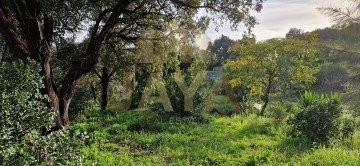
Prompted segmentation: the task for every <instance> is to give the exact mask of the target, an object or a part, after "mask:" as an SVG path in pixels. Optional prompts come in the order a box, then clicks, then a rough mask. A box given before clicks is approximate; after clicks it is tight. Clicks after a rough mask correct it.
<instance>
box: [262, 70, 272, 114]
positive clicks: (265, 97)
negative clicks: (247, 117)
mask: <svg viewBox="0 0 360 166" xmlns="http://www.w3.org/2000/svg"><path fill="white" fill-rule="evenodd" d="M271 84H272V76H269V79H268V85H267V87H266V91H265V94H264V105H263V106H262V108H261V112H260V115H261V116H264V112H265V109H266V106H267V105H268V103H269V95H270V92H271Z"/></svg>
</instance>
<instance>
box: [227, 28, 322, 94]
mask: <svg viewBox="0 0 360 166" xmlns="http://www.w3.org/2000/svg"><path fill="white" fill-rule="evenodd" d="M315 42H316V36H314V35H312V34H310V35H308V36H307V37H306V39H305V40H301V39H296V38H289V39H272V40H268V41H265V42H259V43H255V40H253V39H245V40H242V41H239V42H237V43H236V44H235V45H234V46H233V47H232V48H230V50H229V53H231V54H232V55H233V57H236V58H237V59H236V60H231V61H228V62H227V63H226V64H225V69H227V71H228V73H229V75H230V77H231V78H232V79H231V80H230V84H231V85H232V86H239V85H246V86H247V87H248V88H250V93H251V94H252V95H256V96H262V95H264V92H265V88H268V87H272V91H273V90H274V88H278V89H283V88H282V85H283V84H284V85H285V84H286V83H290V84H291V83H304V84H310V83H313V82H315V81H316V80H315V77H314V76H313V75H314V74H315V72H316V71H317V68H316V67H315V66H314V65H313V63H312V62H314V61H316V60H317V58H316V52H317V49H316V48H315V47H314V46H313V45H314V43H315ZM269 84H270V85H269ZM274 84H276V86H273V85H274Z"/></svg>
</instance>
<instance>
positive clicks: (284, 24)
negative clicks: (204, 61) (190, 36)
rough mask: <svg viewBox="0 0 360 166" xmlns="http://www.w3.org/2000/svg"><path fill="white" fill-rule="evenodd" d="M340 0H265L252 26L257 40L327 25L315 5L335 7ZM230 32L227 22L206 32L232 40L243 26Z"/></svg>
mask: <svg viewBox="0 0 360 166" xmlns="http://www.w3.org/2000/svg"><path fill="white" fill-rule="evenodd" d="M341 2H343V0H268V1H265V3H264V8H263V10H262V12H261V13H255V14H254V15H255V16H256V17H257V19H258V22H259V23H260V24H258V25H256V26H255V28H254V29H253V32H254V34H255V35H256V37H257V39H258V40H265V39H269V38H274V37H284V36H285V34H286V33H287V32H288V31H289V29H290V28H293V27H296V28H301V29H303V30H305V31H312V30H315V29H318V28H325V27H328V26H331V25H332V23H331V19H330V18H329V17H327V16H325V15H323V14H321V13H320V11H319V10H317V8H318V7H326V6H338V5H339V4H341ZM239 29H240V30H239V31H235V32H234V31H231V30H230V28H229V23H225V24H224V26H223V27H222V28H220V29H219V31H218V32H216V31H215V30H214V26H210V27H209V29H208V30H207V31H206V34H207V35H208V36H209V37H210V38H211V39H212V40H215V39H217V38H219V37H220V36H221V34H224V35H226V36H229V37H230V38H232V39H240V38H241V37H242V32H243V31H244V30H245V28H244V27H243V26H242V27H240V28H239Z"/></svg>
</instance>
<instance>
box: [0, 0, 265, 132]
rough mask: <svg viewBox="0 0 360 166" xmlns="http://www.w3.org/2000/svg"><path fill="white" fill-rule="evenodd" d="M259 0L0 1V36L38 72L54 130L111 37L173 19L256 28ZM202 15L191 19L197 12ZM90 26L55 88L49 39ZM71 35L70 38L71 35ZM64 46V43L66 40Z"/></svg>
mask: <svg viewBox="0 0 360 166" xmlns="http://www.w3.org/2000/svg"><path fill="white" fill-rule="evenodd" d="M262 3H263V0H256V1H248V0H230V1H219V0H193V1H183V0H170V1H165V0H159V1H151V0H118V1H115V0H107V1H92V0H90V1H85V0H80V1H71V0H64V1H56V0H16V1H15V0H2V1H0V33H1V35H2V36H3V37H4V38H5V41H6V43H7V44H8V46H9V48H10V51H11V53H12V54H13V55H14V56H16V57H17V58H19V59H26V58H27V57H30V58H31V59H34V60H36V61H37V62H38V63H39V65H40V66H41V68H42V72H41V75H42V76H44V84H45V93H46V94H47V95H48V96H49V97H50V100H51V102H50V105H51V106H52V107H53V109H54V110H55V111H57V112H58V118H57V121H56V128H54V129H58V128H61V127H62V126H64V125H66V124H67V123H68V121H69V118H68V111H69V105H70V102H71V100H72V98H73V96H74V92H75V88H76V83H77V82H78V80H79V79H80V78H81V77H82V76H83V75H84V74H86V73H88V72H90V71H91V70H92V69H93V68H94V66H95V64H96V63H97V62H98V59H99V56H100V50H101V48H102V46H103V43H104V42H105V41H107V40H109V39H111V38H120V39H122V40H129V39H133V38H136V37H137V36H138V35H139V34H141V33H142V32H143V31H144V30H145V29H146V28H147V27H148V26H150V25H152V26H157V27H159V28H161V26H162V25H163V24H164V23H166V22H169V21H170V20H173V19H177V20H179V21H180V22H181V24H182V25H183V26H185V27H191V26H199V27H203V28H206V26H207V25H208V23H209V21H210V20H215V23H218V24H220V23H221V22H222V20H228V21H229V22H230V23H231V25H232V27H233V28H237V26H238V24H239V23H241V22H244V23H245V25H246V26H247V27H249V28H251V27H253V26H254V25H255V23H256V21H255V18H254V17H253V16H251V15H250V11H251V10H255V11H258V12H259V11H260V10H261V9H262ZM202 8H203V9H205V12H206V14H205V15H204V16H203V17H201V18H200V19H198V20H197V21H194V20H192V18H193V16H194V15H195V14H196V13H197V11H198V9H202ZM83 22H87V25H90V27H91V28H90V30H89V41H88V43H87V45H86V47H85V49H84V50H82V51H81V53H80V54H79V55H78V56H76V57H74V58H73V59H72V62H71V65H70V68H69V69H68V71H67V72H66V74H65V75H64V77H63V78H62V80H61V85H60V86H56V85H55V83H54V79H53V75H52V65H51V59H52V54H53V53H52V45H53V43H54V40H53V39H60V41H62V40H61V39H63V38H66V36H68V35H69V34H72V35H74V36H76V35H79V33H76V32H78V31H79V30H81V26H80V25H81V23H83ZM70 36H71V35H70ZM65 42H66V40H65Z"/></svg>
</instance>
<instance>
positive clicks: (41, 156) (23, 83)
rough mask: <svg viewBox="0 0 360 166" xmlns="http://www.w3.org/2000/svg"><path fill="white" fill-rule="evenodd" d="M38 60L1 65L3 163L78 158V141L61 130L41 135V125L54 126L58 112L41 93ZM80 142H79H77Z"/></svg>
mask: <svg viewBox="0 0 360 166" xmlns="http://www.w3.org/2000/svg"><path fill="white" fill-rule="evenodd" d="M38 72H40V69H39V67H38V66H37V64H36V62H34V61H32V60H27V61H26V62H22V61H16V62H12V63H1V64H0V92H1V94H0V117H1V119H0V133H1V136H0V164H1V165H37V164H39V165H42V164H45V165H54V164H56V163H57V164H60V163H63V164H66V163H68V164H69V163H70V160H74V159H75V158H77V157H78V156H77V154H76V153H75V150H74V146H73V145H74V144H75V142H76V140H74V139H72V138H71V137H69V136H68V135H67V134H66V131H59V132H56V133H52V134H50V135H47V136H41V134H40V129H41V127H49V126H51V125H54V120H55V115H56V114H55V112H53V111H52V110H51V109H50V108H48V107H46V105H47V103H48V98H47V96H45V95H42V94H41V93H40V89H41V88H43V87H44V86H43V84H42V78H41V77H40V76H39V75H38V74H37V73H38ZM77 142H79V141H77Z"/></svg>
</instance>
